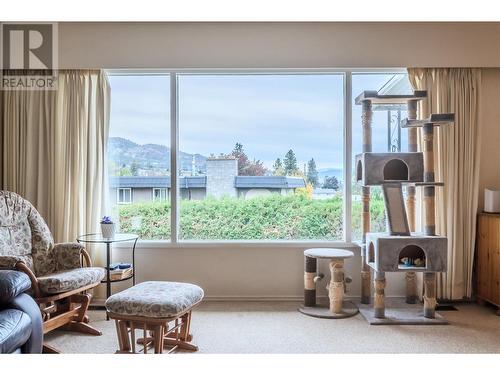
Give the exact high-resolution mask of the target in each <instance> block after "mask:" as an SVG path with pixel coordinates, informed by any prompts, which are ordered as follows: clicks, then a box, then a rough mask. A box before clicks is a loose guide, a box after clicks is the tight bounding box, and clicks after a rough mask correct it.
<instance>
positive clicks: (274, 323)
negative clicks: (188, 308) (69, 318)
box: [47, 302, 500, 353]
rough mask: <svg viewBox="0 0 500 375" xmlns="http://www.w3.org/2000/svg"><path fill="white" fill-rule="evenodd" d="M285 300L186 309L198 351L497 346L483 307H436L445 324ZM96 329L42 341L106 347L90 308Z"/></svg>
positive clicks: (81, 348)
mask: <svg viewBox="0 0 500 375" xmlns="http://www.w3.org/2000/svg"><path fill="white" fill-rule="evenodd" d="M298 305H299V303H292V302H279V303H278V302H207V303H204V304H202V305H201V306H199V307H198V308H197V309H196V310H195V312H194V313H193V322H192V333H193V335H194V341H193V342H194V343H195V344H197V345H198V346H199V348H200V350H199V351H198V353H500V339H499V337H500V317H499V316H497V315H495V312H494V310H493V309H491V308H487V307H480V306H477V305H473V304H461V305H457V307H458V309H459V311H442V312H441V313H442V315H443V316H444V317H445V318H446V319H448V320H449V322H450V325H447V326H370V325H369V324H368V323H367V322H366V321H365V320H364V318H363V317H362V316H361V315H360V314H358V315H356V316H354V317H352V318H348V319H341V320H329V319H317V318H312V317H308V316H305V315H302V314H300V313H299V312H297V310H296V309H297V307H298ZM89 315H90V318H91V320H92V324H93V325H94V327H96V328H98V329H100V330H102V332H103V335H102V336H98V337H96V336H88V335H82V334H78V333H72V332H65V331H56V332H51V333H49V334H48V337H47V341H48V342H49V343H50V344H51V345H53V346H54V347H56V348H58V349H59V350H61V351H63V352H65V353H114V351H115V350H116V349H117V339H116V333H115V325H114V322H113V321H106V319H105V314H104V311H98V310H94V311H90V314H89Z"/></svg>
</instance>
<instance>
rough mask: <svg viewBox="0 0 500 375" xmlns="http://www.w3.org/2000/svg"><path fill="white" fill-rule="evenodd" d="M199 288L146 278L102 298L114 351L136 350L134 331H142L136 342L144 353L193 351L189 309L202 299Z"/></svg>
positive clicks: (201, 292)
mask: <svg viewBox="0 0 500 375" xmlns="http://www.w3.org/2000/svg"><path fill="white" fill-rule="evenodd" d="M203 295H204V293H203V289H201V288H200V287H199V286H197V285H194V284H188V283H177V282H169V281H147V282H144V283H140V284H137V285H135V286H133V287H131V288H129V289H126V290H124V291H122V292H120V293H116V294H114V295H112V296H111V297H109V298H108V299H107V300H106V310H107V311H108V315H109V317H110V318H112V319H114V320H115V323H116V332H117V335H118V344H119V347H120V349H119V350H118V351H117V353H136V348H135V344H136V339H135V331H136V330H137V329H140V330H142V331H143V335H142V338H140V339H138V340H137V343H138V344H140V345H142V346H143V349H142V350H140V351H143V352H144V353H147V351H148V349H149V348H151V347H152V348H154V353H163V348H164V347H167V348H168V349H169V351H168V352H169V353H171V352H174V351H175V350H177V349H186V350H192V351H196V350H198V347H197V346H195V345H193V344H191V343H190V341H191V340H192V335H191V334H190V333H189V328H190V324H191V310H192V309H193V307H195V306H196V305H198V304H199V303H200V302H201V300H202V299H203Z"/></svg>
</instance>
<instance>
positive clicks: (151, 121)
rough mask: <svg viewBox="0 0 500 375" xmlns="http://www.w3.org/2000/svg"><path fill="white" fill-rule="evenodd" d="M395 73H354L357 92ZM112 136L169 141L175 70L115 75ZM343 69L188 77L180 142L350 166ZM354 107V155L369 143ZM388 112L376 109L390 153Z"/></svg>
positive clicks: (376, 134)
mask: <svg viewBox="0 0 500 375" xmlns="http://www.w3.org/2000/svg"><path fill="white" fill-rule="evenodd" d="M391 76H392V74H370V75H365V74H363V75H354V76H353V95H354V96H356V95H357V94H359V92H361V91H362V90H370V89H371V90H377V89H379V88H380V87H381V86H382V85H383V84H384V83H385V82H387V80H389V79H390V77H391ZM110 84H111V90H112V91H111V92H112V98H111V129H110V136H112V137H113V136H119V137H124V138H128V139H130V140H132V141H134V142H136V143H139V144H145V143H156V144H163V145H167V146H169V143H170V137H169V123H170V113H169V112H170V111H169V103H170V98H169V78H168V76H158V75H155V76H144V75H143V76H139V75H136V76H110ZM342 99H343V78H342V75H333V74H328V75H325V74H318V75H182V76H180V77H179V129H180V130H179V144H180V149H181V150H182V151H184V152H189V153H199V154H203V155H205V156H209V155H210V154H219V153H221V152H222V153H229V152H230V151H231V150H232V148H233V147H234V144H235V143H236V142H240V143H242V144H243V145H244V148H245V150H246V153H247V155H248V156H249V157H250V158H256V159H260V160H262V161H263V162H264V163H265V165H266V166H267V167H268V168H271V166H272V163H273V162H274V160H275V159H276V158H277V157H281V158H282V157H283V155H284V154H285V153H286V152H287V151H288V150H289V149H290V148H291V149H293V150H294V152H295V154H296V156H297V159H298V161H299V166H300V167H302V165H303V163H305V162H307V161H308V160H309V159H311V158H314V159H315V161H316V164H317V166H318V168H320V169H324V168H342V155H343V141H342V140H343V128H342V127H343V101H342ZM360 118H361V110H360V107H359V106H353V153H354V154H355V153H358V152H360V148H361V126H360V123H361V120H360ZM386 122H387V115H386V114H385V113H382V112H378V113H377V112H376V113H375V115H374V131H373V139H374V151H385V148H386V130H385V128H384V126H385V124H386Z"/></svg>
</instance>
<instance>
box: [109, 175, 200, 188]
mask: <svg viewBox="0 0 500 375" xmlns="http://www.w3.org/2000/svg"><path fill="white" fill-rule="evenodd" d="M109 186H110V187H112V188H118V187H122V188H170V186H171V181H170V176H119V177H111V178H110V179H109ZM205 186H206V177H205V176H188V177H181V178H180V179H179V187H180V188H181V189H187V188H204V187H205Z"/></svg>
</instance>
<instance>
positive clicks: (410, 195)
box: [405, 100, 418, 304]
mask: <svg viewBox="0 0 500 375" xmlns="http://www.w3.org/2000/svg"><path fill="white" fill-rule="evenodd" d="M408 119H409V120H416V119H417V101H416V100H410V101H409V102H408ZM417 131H418V129H417V128H408V152H417V151H418V145H417V143H418V139H417V138H418V137H417V135H418V134H417ZM415 196H416V192H415V186H407V188H406V212H407V216H408V226H409V227H410V232H415V230H416V225H415V220H416V214H415V204H416V199H415ZM416 276H417V275H416V273H415V272H406V275H405V280H406V303H409V304H415V303H417V299H418V297H417V281H416Z"/></svg>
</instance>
